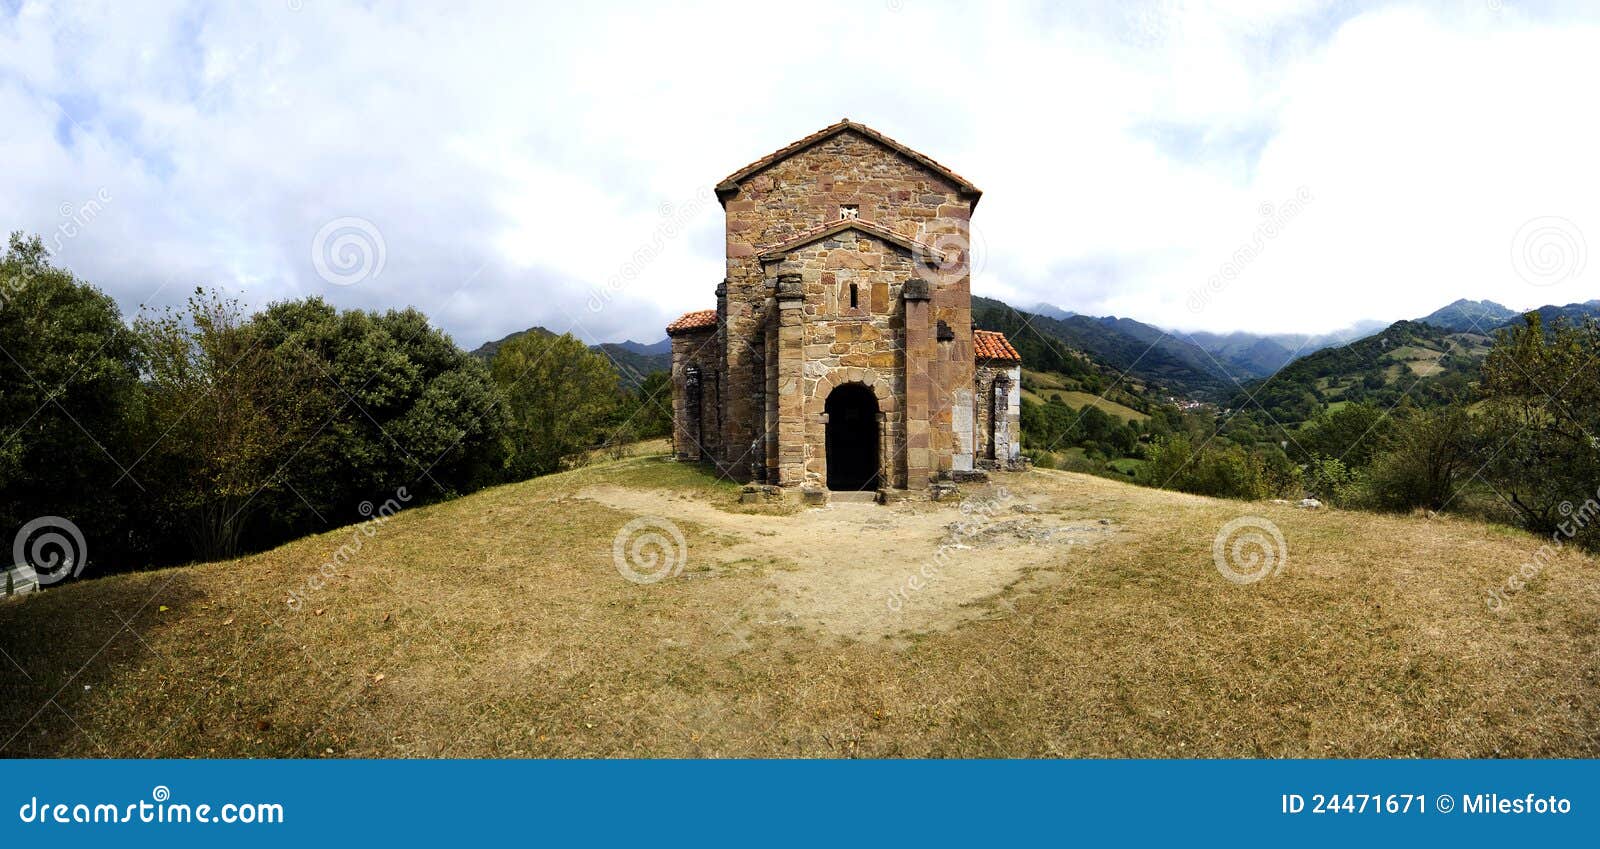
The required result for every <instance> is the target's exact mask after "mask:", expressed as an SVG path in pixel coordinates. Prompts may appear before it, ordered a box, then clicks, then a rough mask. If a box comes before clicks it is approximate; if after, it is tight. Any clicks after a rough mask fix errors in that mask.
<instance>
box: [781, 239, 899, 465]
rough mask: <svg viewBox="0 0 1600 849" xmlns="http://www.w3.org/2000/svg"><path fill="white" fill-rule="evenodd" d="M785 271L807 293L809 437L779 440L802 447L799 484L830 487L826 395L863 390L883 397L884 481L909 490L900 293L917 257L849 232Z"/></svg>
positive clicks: (805, 252)
mask: <svg viewBox="0 0 1600 849" xmlns="http://www.w3.org/2000/svg"><path fill="white" fill-rule="evenodd" d="M781 268H782V269H783V271H785V272H790V273H798V274H799V275H800V282H801V286H802V289H803V291H804V294H805V297H804V301H803V306H802V307H801V312H802V315H803V317H804V323H803V325H802V329H801V340H802V348H801V356H802V358H803V359H802V366H801V375H802V380H801V385H800V387H799V391H800V394H801V396H802V398H803V403H802V411H803V414H804V418H803V422H804V430H802V431H798V432H795V433H793V434H790V433H784V434H782V436H781V438H782V439H783V440H784V441H789V440H793V441H794V442H795V444H796V445H798V446H799V447H800V451H799V455H800V458H801V466H800V469H799V470H798V471H799V479H800V480H803V481H804V482H806V483H812V484H818V485H823V484H824V483H825V482H826V481H827V479H828V470H827V457H826V456H825V454H826V452H825V451H824V450H823V449H824V446H825V444H826V435H827V434H826V425H825V423H824V419H823V417H822V414H823V412H824V407H825V406H826V404H827V400H828V393H829V392H831V391H833V389H834V388H835V387H837V386H839V385H841V384H844V383H860V384H863V385H865V386H867V387H868V388H869V389H872V390H873V393H874V394H875V395H876V396H877V398H878V412H879V414H880V416H881V418H882V424H883V427H882V430H881V432H880V453H881V456H882V462H881V463H880V466H879V472H880V474H881V475H882V478H881V479H882V480H883V481H884V482H885V484H886V485H888V486H904V485H905V483H904V480H905V450H904V449H905V446H904V439H903V433H902V422H903V418H902V410H901V407H900V400H899V399H901V398H903V397H904V395H905V379H904V350H903V348H902V344H901V337H902V332H903V329H904V313H903V311H902V310H901V308H900V288H901V284H902V283H903V282H904V281H905V280H906V279H908V278H910V277H911V276H912V274H913V271H914V259H913V257H912V256H911V254H910V253H909V252H907V251H906V250H905V249H904V248H902V247H900V246H898V245H893V244H888V243H885V242H883V241H881V240H878V239H874V238H872V237H870V236H867V235H864V234H861V233H856V232H851V231H846V232H843V233H839V234H836V235H835V236H833V237H831V238H829V239H826V240H824V241H819V242H815V243H813V244H811V245H808V246H805V247H803V248H800V249H798V250H796V251H794V252H792V253H790V254H789V259H788V260H786V261H785V262H783V263H781ZM852 285H853V286H855V287H856V303H857V306H856V307H854V308H852V307H851V306H850V287H851V286H852Z"/></svg>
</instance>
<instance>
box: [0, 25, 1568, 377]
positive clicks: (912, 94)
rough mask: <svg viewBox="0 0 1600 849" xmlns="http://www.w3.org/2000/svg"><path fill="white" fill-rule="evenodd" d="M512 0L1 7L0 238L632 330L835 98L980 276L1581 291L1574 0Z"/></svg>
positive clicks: (1323, 306) (1032, 283) (1234, 310)
mask: <svg viewBox="0 0 1600 849" xmlns="http://www.w3.org/2000/svg"><path fill="white" fill-rule="evenodd" d="M536 5H537V4H532V3H506V4H504V5H501V4H488V3H483V4H464V5H459V7H458V4H421V3H417V4H405V5H399V4H389V3H382V4H379V3H373V4H346V3H335V2H330V1H329V0H262V2H255V3H230V4H219V8H208V7H207V6H206V5H203V4H186V3H159V2H154V0H141V2H138V3H121V2H115V3H106V4H103V5H102V4H91V3H74V4H50V3H35V2H28V0H23V2H20V3H19V2H18V0H0V218H3V219H4V220H3V221H0V229H5V230H16V229H21V230H25V231H30V232H35V233H39V234H41V235H43V236H44V237H45V239H46V241H47V242H48V243H49V244H51V246H52V247H53V248H54V249H55V251H56V256H57V259H58V261H59V262H60V263H61V264H63V265H65V266H67V267H70V268H72V269H73V270H74V271H75V272H77V273H78V274H80V275H81V276H83V277H84V278H86V279H88V280H90V281H91V282H93V283H95V284H97V285H98V286H100V287H101V288H103V289H104V290H106V291H107V292H109V293H111V294H112V295H113V296H115V297H116V298H117V300H118V301H119V302H120V303H121V304H122V307H123V310H124V312H125V313H128V314H131V313H132V312H134V311H136V310H137V309H138V307H139V305H140V304H144V303H151V304H167V303H173V302H177V301H180V300H181V299H182V298H183V297H185V296H186V294H187V293H188V292H189V291H191V290H192V289H193V288H194V287H195V286H196V285H207V286H214V287H218V288H222V289H225V290H228V291H231V292H234V293H236V294H238V295H239V296H240V297H241V298H242V299H243V300H244V301H245V302H246V303H247V304H250V305H252V306H260V305H263V304H265V303H267V302H269V301H272V300H276V299H282V298H288V297H300V296H306V295H322V296H324V297H326V298H328V299H329V300H330V301H332V302H334V303H336V304H338V305H341V306H347V307H363V308H387V307H401V306H407V305H410V306H415V307H418V308H420V309H422V310H423V311H425V312H426V313H428V314H429V315H430V316H431V317H432V318H433V319H434V321H435V323H436V324H437V325H439V326H441V327H443V328H444V329H446V330H448V331H449V332H450V333H451V334H452V335H453V336H454V337H455V338H456V340H457V342H458V343H460V344H462V345H463V346H465V347H473V346H476V345H477V344H478V343H480V342H482V341H483V340H485V339H488V338H494V337H498V336H501V335H504V334H506V333H508V332H510V331H513V330H518V329H522V328H525V327H528V326H530V325H534V324H540V325H544V326H546V327H549V328H552V329H556V330H573V331H574V332H576V333H578V334H579V335H580V336H581V337H583V338H585V339H587V340H589V341H613V340H621V339H624V338H633V339H638V340H641V341H654V340H656V339H659V338H661V337H662V335H663V333H662V327H663V325H664V324H665V323H666V322H667V321H668V320H669V319H670V318H671V317H673V316H675V315H677V314H678V313H680V312H683V311H686V310H691V309H702V308H707V307H710V306H712V305H713V295H712V289H713V288H714V287H715V285H716V283H717V281H718V280H719V279H720V278H721V277H722V273H723V272H722V269H723V260H722V235H723V231H722V225H723V218H722V212H721V209H720V208H719V207H718V206H717V204H716V202H715V200H714V198H713V197H712V195H711V187H712V186H713V185H714V184H715V183H716V182H717V181H718V180H719V179H721V178H722V177H724V176H726V175H727V174H728V173H730V172H731V171H733V170H735V169H736V168H738V167H740V166H741V165H743V164H745V163H747V162H749V161H751V160H752V159H755V158H757V157H759V156H762V155H764V154H766V153H768V152H770V151H771V150H773V149H775V148H777V147H781V146H782V145H784V144H786V143H788V142H790V141H793V140H794V139H796V138H799V137H800V136H803V135H806V134H807V133H810V132H813V131H815V130H817V129H819V128H821V127H823V126H826V125H828V124H830V123H833V122H834V121H837V120H838V119H840V118H841V117H849V118H852V119H854V120H857V121H861V122H863V123H866V124H868V125H870V126H872V127H874V128H876V129H878V130H880V131H881V132H883V133H886V134H887V135H889V136H891V137H893V138H895V139H898V140H900V141H902V142H904V143H906V144H908V145H910V146H911V147H914V148H916V149H918V150H920V151H923V152H924V153H927V154H928V155H930V156H932V157H934V158H936V159H938V160H940V161H941V162H943V163H945V164H947V165H949V166H950V167H951V168H953V169H954V170H956V171H957V172H959V173H961V174H962V175H964V176H966V177H968V178H969V179H971V180H972V181H974V182H975V183H977V185H978V186H979V187H980V188H982V189H983V190H984V192H985V194H984V198H983V201H982V203H981V204H980V205H979V208H978V212H977V215H976V217H975V219H974V231H975V232H974V245H975V249H976V252H977V256H976V258H975V266H976V269H975V270H976V273H975V277H974V286H975V290H976V291H977V293H978V294H984V295H990V296H994V297H1000V298H1003V299H1005V300H1007V301H1010V302H1012V303H1014V304H1016V305H1018V306H1024V307H1026V306H1028V305H1031V304H1034V303H1037V302H1040V301H1046V302H1050V303H1053V304H1057V305H1059V306H1061V307H1063V308H1066V309H1071V310H1075V311H1078V312H1085V313H1092V314H1096V315H1102V314H1114V315H1125V316H1131V317H1134V318H1138V319H1141V320H1144V321H1149V322H1152V323H1156V324H1160V325H1163V326H1169V327H1179V328H1184V329H1209V330H1230V329H1251V330H1258V331H1326V330H1331V329H1335V328H1338V327H1342V326H1345V325H1348V324H1350V323H1352V322H1355V321H1357V320H1361V319H1381V320H1392V319H1397V318H1404V317H1415V316H1419V315H1422V314H1424V313H1427V312H1429V311H1431V310H1433V309H1434V308H1436V307H1438V306H1441V305H1443V304H1445V303H1447V302H1449V301H1451V300H1454V299H1456V298H1458V297H1470V298H1492V299H1495V300H1498V301H1501V302H1502V303H1505V304H1507V305H1508V306H1511V307H1516V308H1521V307H1528V306H1535V305H1539V304H1543V303H1552V302H1553V303H1567V302H1571V301H1579V300H1588V299H1591V298H1600V285H1597V283H1600V270H1597V268H1596V266H1597V265H1600V260H1595V261H1591V260H1590V257H1589V256H1588V247H1589V243H1588V242H1587V241H1585V236H1586V235H1587V236H1588V238H1589V239H1591V240H1600V165H1597V161H1600V137H1597V132H1596V128H1597V121H1600V119H1597V118H1596V115H1597V114H1600V109H1597V106H1596V96H1595V91H1596V88H1595V86H1596V83H1597V81H1600V27H1597V23H1600V21H1597V18H1596V15H1595V13H1593V12H1590V11H1585V6H1591V7H1592V6H1594V5H1595V4H1584V3H1573V4H1571V5H1560V4H1545V3H1538V4H1524V3H1519V2H1515V0H1463V1H1462V2H1446V3H1439V4H1434V5H1427V4H1423V5H1419V4H1361V3H1315V2H1303V3H1298V2H1281V3H1274V2H1258V3H1237V2H1233V3H1228V4H1226V7H1227V9H1228V11H1220V10H1218V9H1214V8H1208V7H1207V6H1206V5H1204V4H1198V3H1193V4H1191V3H1152V4H1134V3H1106V4H1104V5H1094V4H1078V3H1074V4H1041V5H1015V6H1005V7H1002V6H1000V5H998V4H971V3H960V4H952V5H945V4H940V3H934V2H929V0H855V2H848V3H842V4H837V5H834V4H829V3H825V2H807V3H803V4H801V3H788V4H784V7H783V8H781V9H780V8H774V9H771V10H767V11H762V10H760V9H758V8H756V6H755V4H752V3H748V2H744V3H734V4H729V5H726V6H718V5H707V6H703V7H701V6H696V5H693V4H674V5H672V6H671V7H670V8H664V7H658V6H657V4H649V5H643V4H641V5H639V6H623V5H617V6H614V7H611V8H602V7H601V6H600V5H599V4H588V3H585V4H576V3H560V4H555V3H552V4H546V5H545V6H544V7H543V8H536ZM578 6H583V7H584V8H582V9H578V8H575V7H578ZM1069 6H1070V8H1069ZM966 7H970V8H966ZM980 7H981V10H980ZM1246 8H1249V11H1248V12H1246V11H1243V10H1244V9H1246ZM1596 244H1597V245H1600V241H1597V242H1596Z"/></svg>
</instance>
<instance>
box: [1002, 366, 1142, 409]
mask: <svg viewBox="0 0 1600 849" xmlns="http://www.w3.org/2000/svg"><path fill="white" fill-rule="evenodd" d="M1075 385H1077V384H1076V382H1075V381H1072V380H1070V379H1067V378H1064V377H1063V376H1062V375H1059V374H1054V373H1051V372H1040V371H1032V370H1028V369H1024V370H1023V372H1022V391H1023V397H1025V398H1029V399H1030V400H1033V401H1035V402H1038V403H1040V404H1043V403H1045V402H1046V401H1049V400H1051V399H1054V398H1060V399H1061V401H1062V402H1063V403H1065V404H1067V405H1069V406H1071V407H1073V408H1074V409H1081V408H1082V407H1084V406H1085V405H1088V406H1091V407H1099V408H1100V409H1101V410H1103V411H1105V412H1107V413H1110V414H1111V415H1113V416H1116V417H1117V418H1119V419H1121V420H1123V421H1125V422H1130V421H1138V422H1142V421H1144V420H1145V419H1148V418H1150V415H1149V414H1148V413H1143V412H1140V411H1138V410H1135V409H1133V408H1132V407H1129V406H1126V405H1124V404H1119V403H1117V402H1116V401H1112V400H1108V399H1107V398H1103V397H1100V396H1098V395H1091V394H1090V393H1088V392H1081V391H1078V390H1076V389H1073V388H1071V387H1073V386H1075Z"/></svg>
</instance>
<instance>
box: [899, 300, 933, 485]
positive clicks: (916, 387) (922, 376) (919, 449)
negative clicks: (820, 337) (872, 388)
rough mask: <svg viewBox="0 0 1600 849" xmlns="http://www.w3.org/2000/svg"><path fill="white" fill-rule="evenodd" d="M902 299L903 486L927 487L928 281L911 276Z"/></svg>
mask: <svg viewBox="0 0 1600 849" xmlns="http://www.w3.org/2000/svg"><path fill="white" fill-rule="evenodd" d="M900 297H901V299H902V300H903V301H904V302H905V322H906V327H905V370H906V373H905V387H906V404H905V410H906V488H907V489H910V490H921V489H927V488H928V483H929V481H930V479H931V477H932V472H933V451H932V447H933V441H932V434H931V433H930V428H929V421H928V415H929V407H928V402H929V398H930V396H931V395H932V392H933V375H931V374H930V373H929V371H928V369H929V366H930V365H931V364H932V363H933V354H934V347H933V346H934V342H933V316H932V313H931V311H930V309H929V299H930V297H931V293H930V292H929V287H928V281H926V280H923V279H921V278H917V277H913V278H911V279H910V280H907V281H906V282H905V284H904V285H903V286H902V287H901V289H900Z"/></svg>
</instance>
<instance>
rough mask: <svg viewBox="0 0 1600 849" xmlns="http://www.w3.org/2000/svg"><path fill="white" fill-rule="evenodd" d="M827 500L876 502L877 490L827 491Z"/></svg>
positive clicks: (841, 502)
mask: <svg viewBox="0 0 1600 849" xmlns="http://www.w3.org/2000/svg"><path fill="white" fill-rule="evenodd" d="M828 501H830V502H832V503H834V504H876V503H877V501H878V492H877V490H873V489H863V490H838V489H833V490H829V491H828Z"/></svg>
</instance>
